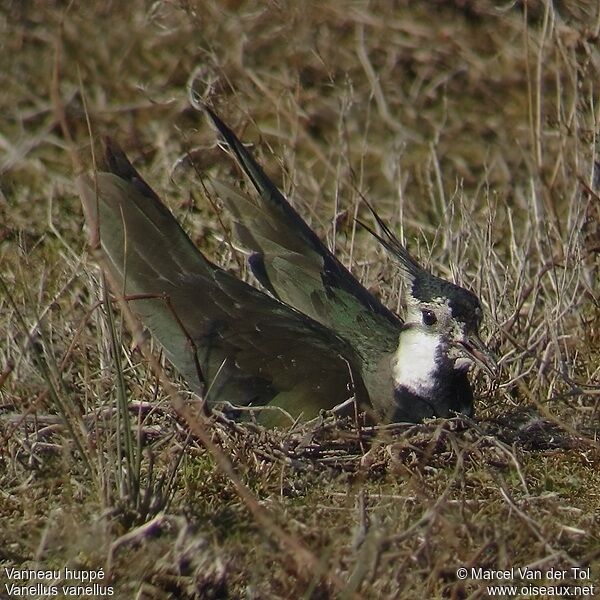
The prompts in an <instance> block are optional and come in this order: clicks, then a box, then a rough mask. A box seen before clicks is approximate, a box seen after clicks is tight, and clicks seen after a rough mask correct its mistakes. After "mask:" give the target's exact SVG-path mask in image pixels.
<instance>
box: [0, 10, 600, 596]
mask: <svg viewBox="0 0 600 600" xmlns="http://www.w3.org/2000/svg"><path fill="white" fill-rule="evenodd" d="M0 32H1V35H0V39H1V40H2V42H1V44H2V50H3V52H2V53H1V55H0V61H1V62H0V72H1V73H3V84H2V87H1V89H0V105H1V106H2V111H1V112H0V132H1V133H0V261H1V265H2V268H1V269H0V315H1V316H0V336H1V337H0V339H1V340H2V341H1V342H0V357H1V358H0V360H1V363H0V370H1V371H0V440H1V441H0V448H1V454H0V465H1V468H0V521H1V522H2V527H0V565H1V566H2V567H12V566H18V567H24V568H63V567H65V566H70V567H76V568H80V569H104V571H105V573H106V579H105V580H104V583H106V584H110V585H112V586H114V590H115V595H116V597H119V598H148V599H150V598H164V597H173V598H225V597H231V598H296V597H306V598H328V597H344V598H349V597H361V598H371V597H381V598H414V597H418V596H421V597H431V598H439V597H451V598H467V597H468V598H480V597H485V596H486V588H485V584H484V582H481V581H472V580H469V579H468V580H466V581H460V580H458V579H457V576H456V570H457V568H458V567H467V568H470V567H471V566H474V567H483V568H487V569H508V568H510V567H512V566H514V567H524V566H532V568H538V569H543V570H545V569H547V568H550V567H555V568H563V569H567V568H570V567H571V566H579V567H582V568H587V567H588V566H589V567H591V573H592V577H591V579H590V580H589V581H588V582H587V583H589V584H593V583H595V582H596V581H597V579H598V573H599V572H600V551H599V547H600V539H599V537H598V531H599V525H600V511H599V506H600V504H599V500H598V498H599V494H600V475H599V473H600V471H599V470H598V465H599V462H600V455H599V447H598V440H597V436H598V417H599V402H598V400H599V398H600V368H599V364H600V360H599V359H600V328H599V323H600V318H599V317H600V310H599V303H598V300H599V298H598V293H599V287H598V276H599V264H600V259H599V248H600V233H599V231H600V230H599V227H600V225H599V223H600V220H599V219H600V198H599V196H598V189H599V188H600V185H598V174H597V171H596V173H595V171H594V165H595V164H597V162H598V158H597V148H598V146H597V136H598V132H599V127H598V119H599V116H600V115H599V109H598V106H599V93H598V81H599V74H600V53H599V51H598V39H599V37H598V36H599V33H600V13H598V8H597V6H595V4H594V3H589V4H586V3H584V2H572V3H571V2H564V3H563V2H560V3H559V2H557V3H555V4H554V5H552V4H549V3H541V2H540V3H529V2H528V3H525V4H520V3H519V4H516V5H514V6H513V5H506V6H500V7H499V6H497V5H495V4H493V3H487V2H451V3H446V2H443V3H442V2H436V3H414V4H413V3H408V2H399V3H396V4H395V6H393V7H392V3H387V2H370V3H367V2H356V3H348V4H345V5H342V4H340V3H337V2H330V1H325V2H314V3H311V4H310V6H305V5H304V4H300V3H280V4H277V3H269V4H265V3H259V2H256V3H253V2H237V1H227V2H208V1H207V2H187V1H181V2H155V3H153V4H148V3H144V2H141V1H134V2H129V3H117V2H109V1H106V2H95V3H76V2H75V3H71V4H68V3H61V2H58V1H57V2H52V3H49V2H41V1H40V2H36V1H34V0H32V1H31V2H23V3H22V2H12V3H11V2H6V3H4V4H3V6H2V8H0ZM190 87H191V88H193V89H194V90H195V91H196V92H197V93H199V94H201V96H202V97H203V98H205V99H207V100H209V101H210V102H211V103H213V104H214V105H215V106H216V108H217V109H218V110H219V112H220V113H221V114H222V115H223V117H224V118H225V119H226V120H227V121H228V123H230V124H231V125H232V127H233V128H234V129H235V130H236V132H238V133H240V134H242V136H243V139H244V140H245V141H247V142H251V143H253V144H254V145H255V151H256V152H257V153H258V155H259V157H260V160H261V162H262V163H263V164H264V165H265V167H266V168H267V170H268V172H269V174H270V175H272V176H273V177H274V180H275V181H276V182H277V183H278V184H280V186H281V187H282V189H283V190H284V191H285V192H286V193H287V194H288V196H289V197H290V198H291V200H292V201H293V202H294V204H295V205H296V206H297V207H298V209H299V211H300V212H301V213H302V214H303V215H305V216H306V217H307V219H308V220H309V221H310V223H311V224H312V226H313V227H314V228H315V229H316V230H317V231H318V232H319V234H320V235H321V236H322V237H323V238H324V239H327V240H328V242H329V244H330V245H331V246H332V247H333V246H335V247H336V251H337V252H338V253H339V254H340V255H341V256H342V257H343V259H344V261H345V262H346V264H348V265H351V266H352V269H353V271H354V272H355V273H357V274H358V275H359V276H360V277H361V278H362V279H363V281H365V282H366V283H367V285H369V286H370V287H371V288H372V289H373V290H375V291H376V292H377V293H379V294H380V296H381V297H382V298H383V299H384V301H386V303H388V305H389V306H391V307H398V309H399V310H401V309H400V307H399V306H398V302H399V301H398V297H399V294H398V292H399V285H400V282H399V281H398V278H397V277H396V273H395V272H394V269H393V265H392V264H391V263H390V262H388V260H387V258H386V257H385V256H384V254H383V253H382V252H381V251H380V249H378V248H377V245H376V244H375V243H374V241H373V240H372V239H370V238H369V237H368V236H367V235H365V233H364V232H360V231H358V230H357V229H356V226H355V222H354V217H355V216H356V215H358V214H359V213H360V214H361V215H364V213H363V207H361V203H360V195H361V194H364V195H365V196H367V197H368V198H369V199H370V201H371V202H373V203H374V204H375V205H376V206H377V208H378V210H379V211H380V212H381V213H382V214H383V215H384V216H385V217H386V219H387V220H388V221H389V222H390V223H391V224H392V225H393V226H394V227H395V228H396V230H398V231H400V232H402V233H403V235H404V236H405V238H406V240H407V244H408V246H409V248H410V249H411V250H412V251H413V253H415V254H416V255H417V256H419V257H420V258H421V260H422V261H423V262H425V263H426V264H427V265H428V266H430V267H431V268H432V269H433V270H434V271H435V272H436V273H438V274H440V275H443V276H446V277H450V278H453V279H455V280H456V281H458V282H459V283H463V284H466V285H467V286H469V287H471V288H472V289H473V290H475V291H476V292H477V293H478V294H479V295H480V296H481V297H482V299H483V301H484V304H485V306H486V309H487V313H488V318H487V327H488V331H487V335H486V337H487V339H488V340H489V343H490V345H491V346H492V347H493V348H494V349H495V351H496V353H497V355H498V357H499V358H500V362H501V364H502V367H503V376H502V379H501V380H500V381H496V382H491V385H490V382H487V381H485V379H484V378H483V377H481V378H480V379H481V381H480V385H479V388H478V391H479V402H478V405H477V412H478V414H477V419H476V420H475V421H473V422H468V421H465V420H461V419H453V420H449V421H442V422H437V421H435V422H431V423H425V424H422V425H411V426H403V425H393V426H382V427H378V428H367V427H362V428H357V427H356V425H354V424H353V423H350V422H346V421H344V420H339V419H335V418H334V417H332V416H326V415H324V416H323V418H322V419H320V420H317V421H316V422H312V423H308V424H296V425H294V426H292V427H291V428H290V429H289V430H287V431H280V430H277V431H269V430H265V429H262V428H260V427H258V426H256V425H254V424H252V423H251V422H249V423H245V424H239V423H234V422H231V421H229V420H227V418H226V417H224V416H214V417H212V418H211V419H209V420H208V421H204V420H200V419H198V421H197V422H196V424H194V423H190V421H189V419H194V415H195V411H196V404H195V401H194V399H193V398H191V397H190V395H189V393H188V392H186V390H185V387H184V386H182V384H181V382H180V381H179V380H178V379H177V377H176V375H175V374H174V373H172V371H171V370H170V369H169V367H168V365H167V366H166V367H165V368H163V367H161V365H160V362H159V361H157V362H156V363H155V364H152V360H150V362H149V360H148V353H149V351H150V350H153V351H154V355H155V356H158V352H159V349H158V348H154V349H152V348H149V347H148V343H147V341H144V340H140V339H139V338H138V337H136V336H135V335H134V336H132V335H131V333H130V331H129V329H128V327H127V326H126V324H127V315H126V314H125V313H123V312H119V311H118V310H116V308H117V307H116V305H113V304H114V303H111V302H109V301H108V292H107V291H104V290H105V287H106V286H105V284H104V283H103V280H102V278H101V277H100V275H99V273H98V270H97V269H96V267H95V265H94V262H93V261H92V260H90V259H89V254H88V252H87V249H86V239H87V236H86V234H85V233H84V232H83V231H82V223H83V216H82V214H81V208H80V204H79V200H78V198H77V196H76V191H75V189H74V186H73V183H72V182H73V174H74V173H73V165H72V163H71V159H70V151H71V150H72V149H73V148H74V149H75V150H76V153H77V156H79V157H81V160H82V161H83V162H84V164H85V165H86V168H91V166H92V164H93V161H94V160H95V157H94V156H93V154H92V152H91V149H92V148H93V147H97V145H96V143H97V142H98V140H99V139H100V137H101V136H102V135H104V134H110V135H112V136H113V137H115V138H116V139H117V140H118V141H119V142H120V143H121V144H123V145H124V147H125V149H126V151H127V152H128V154H129V155H130V157H131V158H132V159H134V160H135V163H136V166H137V167H138V168H139V169H140V171H141V172H142V173H143V174H144V175H145V177H146V178H147V180H148V181H149V182H150V183H151V184H152V185H153V187H154V188H155V190H156V191H157V192H158V193H159V194H160V195H161V196H162V197H163V198H164V199H165V200H166V202H167V203H168V204H169V206H170V207H171V209H172V210H173V212H174V213H175V214H176V215H177V217H178V218H179V219H180V220H181V221H182V222H183V224H184V226H185V228H186V230H187V231H189V232H190V235H191V236H192V238H193V239H194V240H195V241H196V242H197V243H198V245H199V246H200V247H201V249H202V250H203V251H204V252H206V253H207V255H209V256H210V257H212V258H214V259H215V260H216V261H218V262H220V263H221V264H224V265H226V266H227V268H230V269H231V270H233V271H234V272H236V273H238V274H239V275H240V276H242V277H248V273H247V272H246V268H245V266H244V261H243V257H241V256H240V255H239V254H236V253H235V252H234V251H233V250H232V248H231V246H230V245H229V244H228V243H226V240H227V239H228V235H229V234H228V232H227V231H225V230H224V229H223V224H222V223H225V225H227V217H226V215H221V214H218V213H217V211H218V201H217V199H216V198H213V197H210V198H207V197H206V192H205V190H204V189H203V187H202V186H201V185H199V178H201V179H202V180H203V181H206V182H210V180H211V178H214V177H220V178H223V179H227V180H229V181H232V180H234V179H235V180H237V179H238V177H239V174H238V173H237V172H236V171H235V170H234V169H233V168H232V166H231V162H230V161H229V160H228V159H227V158H226V157H225V156H224V154H223V153H222V152H221V151H220V150H219V149H218V148H216V146H215V140H214V133H213V131H212V130H211V129H210V128H209V127H208V126H207V123H206V122H205V121H204V118H203V117H202V116H201V115H200V114H199V113H197V112H195V111H194V110H192V109H191V108H190V106H189V102H188V94H189V88H190ZM61 119H64V121H65V124H66V125H67V128H68V131H69V132H70V136H71V137H72V140H69V139H68V138H67V137H65V134H64V128H63V127H61V122H60V121H61ZM90 131H91V136H90ZM90 139H92V140H93V144H91V143H90ZM363 218H364V217H363ZM223 240H225V241H223ZM132 340H133V342H132ZM165 369H166V370H165ZM180 394H182V395H183V396H180ZM174 397H175V398H178V399H179V402H180V404H177V403H175V407H174V406H173V398H174ZM178 407H179V408H180V409H181V410H179V411H178V410H174V408H178ZM186 419H188V420H186ZM594 578H595V579H594ZM5 579H6V577H5V571H4V569H2V577H0V585H2V586H4V584H5V583H6V581H5ZM546 583H548V584H556V581H547V582H546ZM579 583H586V582H585V581H584V582H579ZM4 593H6V592H5V589H4V587H2V588H1V589H0V596H2V594H4ZM596 593H597V591H596Z"/></svg>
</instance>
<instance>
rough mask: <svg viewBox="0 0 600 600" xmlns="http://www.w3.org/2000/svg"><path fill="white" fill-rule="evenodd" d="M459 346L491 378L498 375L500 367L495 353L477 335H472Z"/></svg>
mask: <svg viewBox="0 0 600 600" xmlns="http://www.w3.org/2000/svg"><path fill="white" fill-rule="evenodd" d="M459 344H460V347H461V349H462V350H464V352H465V353H466V354H467V355H468V357H469V358H471V359H472V360H473V361H474V362H475V364H477V365H479V366H480V367H481V368H482V369H484V370H485V371H486V372H487V373H488V375H489V376H490V377H496V376H497V375H498V371H499V367H498V362H497V361H496V357H495V356H494V353H493V352H492V351H491V350H490V349H489V348H488V347H487V346H486V345H485V344H484V343H483V341H482V340H481V338H480V337H479V336H478V335H477V334H476V333H471V334H470V335H468V336H467V337H465V339H464V340H462V341H461V342H459Z"/></svg>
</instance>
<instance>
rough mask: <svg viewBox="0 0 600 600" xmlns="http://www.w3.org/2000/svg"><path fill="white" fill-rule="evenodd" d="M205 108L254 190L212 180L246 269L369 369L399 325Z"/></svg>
mask: <svg viewBox="0 0 600 600" xmlns="http://www.w3.org/2000/svg"><path fill="white" fill-rule="evenodd" d="M205 109H206V111H207V113H208V115H209V116H210V118H211V120H212V122H213V123H214V125H215V126H216V128H217V129H218V131H219V132H220V134H221V136H222V137H223V139H224V140H225V142H226V144H227V146H228V147H229V149H230V150H231V151H232V153H233V155H234V156H235V158H236V160H237V162H238V164H239V165H240V167H241V168H242V169H243V171H244V172H245V173H246V175H247V176H248V178H249V179H250V181H251V182H252V184H253V186H254V187H255V188H256V190H257V192H258V197H257V198H256V199H250V198H248V197H247V196H244V195H242V194H240V193H239V192H237V191H235V190H233V189H232V188H230V187H228V186H225V185H223V184H222V183H215V187H216V189H217V192H218V193H219V196H220V197H221V199H222V200H223V201H224V202H225V204H226V205H227V208H228V209H229V210H230V211H231V213H232V214H233V215H234V218H235V220H236V230H237V233H238V236H239V238H240V240H241V241H242V243H243V244H244V245H246V246H247V247H248V248H249V249H250V250H251V251H252V252H253V253H254V254H253V255H252V256H251V258H250V266H251V268H252V270H253V273H254V274H255V275H256V277H257V279H258V280H259V281H260V282H261V283H262V284H263V286H264V287H265V288H267V289H268V290H269V291H271V293H272V294H273V295H275V296H276V297H278V298H280V299H281V300H282V301H283V302H285V303H287V304H289V305H291V306H293V307H294V308H296V309H298V310H299V311H301V312H303V313H304V314H306V315H309V316H310V317H312V318H313V319H315V320H316V321H318V322H320V323H322V324H324V325H326V326H327V327H329V328H331V329H333V330H334V331H336V332H337V333H338V334H339V335H340V336H341V337H343V338H344V339H346V340H348V341H349V342H350V344H351V345H352V347H353V348H355V350H356V352H357V353H358V354H359V356H360V358H361V361H362V363H363V368H364V369H366V370H369V369H370V368H371V366H372V365H374V364H377V363H378V362H379V361H380V360H381V359H382V357H383V356H384V355H389V354H390V353H391V352H393V351H394V350H395V349H396V348H397V346H398V336H399V333H400V328H401V326H402V322H401V321H400V320H399V319H398V317H396V316H395V315H394V314H393V313H392V312H391V311H390V310H388V309H387V308H386V307H385V306H384V305H383V304H382V303H381V302H380V301H379V300H378V299H377V298H376V297H375V296H373V295H372V294H371V293H370V292H369V291H368V290H367V289H366V288H365V287H364V286H363V285H361V284H360V283H359V282H358V281H357V279H356V278H355V277H354V276H353V275H352V274H351V273H350V272H349V271H348V269H346V267H344V265H343V264H342V263H341V262H340V261H339V260H338V259H337V258H336V257H335V256H334V255H333V254H332V253H331V252H330V251H329V250H328V249H327V247H326V246H325V245H324V244H323V243H322V242H321V240H320V239H319V238H318V237H317V235H316V234H315V233H314V231H312V229H311V228H310V227H309V226H308V225H307V224H306V223H305V222H304V220H303V219H302V218H301V217H300V215H298V213H297V212H296V211H295V210H294V208H293V207H292V206H291V205H290V204H289V203H288V201H287V200H286V199H285V197H284V196H283V194H282V193H281V192H280V191H279V190H278V189H277V187H276V186H275V185H274V184H273V183H272V182H271V180H270V179H269V178H268V177H267V175H266V174H265V172H264V171H263V169H262V168H261V167H260V165H258V163H257V162H256V161H255V160H254V158H253V157H252V155H251V154H250V153H249V152H248V151H247V150H246V148H245V147H244V146H243V144H242V143H241V142H240V141H239V139H238V138H237V137H236V136H235V134H234V133H233V132H232V131H231V129H229V127H227V125H225V123H223V121H222V120H221V119H220V118H219V117H218V116H217V115H216V114H215V113H214V112H213V111H212V110H211V109H210V108H208V107H205Z"/></svg>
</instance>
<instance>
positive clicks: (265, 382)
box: [78, 142, 365, 417]
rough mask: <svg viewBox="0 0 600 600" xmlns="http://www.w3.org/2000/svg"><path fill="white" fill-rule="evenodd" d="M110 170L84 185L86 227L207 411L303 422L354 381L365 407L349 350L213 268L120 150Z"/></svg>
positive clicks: (111, 152)
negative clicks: (268, 414)
mask: <svg viewBox="0 0 600 600" xmlns="http://www.w3.org/2000/svg"><path fill="white" fill-rule="evenodd" d="M106 162H107V165H108V167H107V170H106V171H105V172H99V173H96V174H94V175H91V176H82V177H80V178H79V180H78V183H79V189H80V193H81V198H82V202H83V205H84V209H85V213H86V218H87V221H88V225H89V227H90V229H91V231H92V232H94V231H96V230H97V231H98V233H99V236H100V241H101V244H102V249H103V251H104V252H105V253H106V256H107V258H108V261H109V263H110V269H111V271H112V273H113V275H114V276H115V277H116V278H117V280H118V281H119V282H120V283H121V285H122V286H123V292H124V294H126V295H129V296H131V295H133V296H137V299H133V300H131V306H132V308H133V309H134V311H135V312H136V313H137V314H138V315H139V316H140V318H141V320H142V322H143V323H144V325H145V326H146V327H147V328H148V329H149V330H150V331H151V333H152V334H153V336H154V337H155V338H156V339H157V340H158V341H159V342H160V344H161V345H162V347H163V348H164V350H165V353H166V355H167V357H168V358H169V360H170V361H171V362H172V363H173V365H174V366H175V367H176V368H177V369H178V371H179V372H180V373H181V374H182V375H183V376H184V377H185V379H186V380H187V382H188V384H189V385H190V387H192V388H194V389H199V388H200V387H202V386H201V384H202V383H204V382H205V383H206V384H207V386H208V389H209V392H208V398H207V399H208V400H209V402H211V401H212V402H217V401H228V402H231V403H233V404H237V405H250V404H254V405H256V404H259V405H266V404H270V405H278V406H283V407H285V408H286V409H287V410H288V411H290V412H291V413H292V414H293V415H299V414H303V415H304V416H305V417H311V416H313V415H315V414H317V413H318V411H319V410H320V409H322V408H325V409H327V408H332V407H333V406H335V405H336V404H338V403H339V402H342V401H343V400H345V399H346V398H347V397H349V396H350V395H351V394H352V391H351V389H350V387H351V381H353V382H354V384H355V386H356V387H357V390H356V391H358V394H359V396H362V398H363V399H365V398H364V396H365V394H364V391H361V390H362V382H361V378H360V375H359V374H358V371H357V368H356V365H357V358H356V356H355V353H354V351H353V349H352V347H351V345H350V344H349V343H348V342H347V341H345V340H344V339H342V338H341V337H340V336H338V335H336V334H335V333H334V332H333V331H330V330H329V329H328V328H327V327H325V326H323V325H322V324H320V323H318V322H316V321H315V320H313V319H312V318H310V317H309V316H306V315H304V314H301V313H300V312H298V311H296V310H294V309H292V308H290V307H288V306H286V305H285V304H283V303H282V302H280V301H278V300H276V299H274V298H271V297H270V296H268V295H266V294H264V293H262V292H261V291H259V290H257V289H255V288H253V287H252V286H249V285H248V284H246V283H244V282H243V281H241V280H239V279H237V278H235V277H234V276H232V275H231V274H229V273H227V272H226V271H224V270H223V269H220V268H219V267H217V266H216V265H214V264H213V263H211V262H210V261H209V260H207V259H206V257H204V256H203V254H202V253H201V252H200V251H199V250H198V249H197V248H196V247H195V246H194V244H193V243H192V242H191V240H190V239H189V237H188V236H187V235H186V234H185V232H184V231H183V229H182V228H181V226H180V225H179V223H178V222H177V221H176V220H175V218H174V217H173V216H172V214H171V213H170V212H169V210H168V209H167V208H166V207H165V206H164V204H162V202H161V201H160V199H159V198H158V196H157V195H156V194H155V193H154V191H153V190H152V189H151V188H150V187H149V186H148V185H147V184H146V182H145V181H144V180H143V179H142V177H141V176H140V175H139V173H138V172H137V171H136V170H135V169H134V167H133V166H132V165H131V163H130V162H129V161H128V159H127V157H126V156H125V154H124V153H123V152H122V151H121V149H120V148H119V147H118V146H117V145H116V144H115V143H112V142H108V144H107V152H106ZM92 235H93V233H92ZM140 296H141V297H140ZM190 340H192V341H193V344H191V343H190ZM195 356H196V357H197V359H196V358H195ZM197 366H199V367H200V369H198V368H197ZM201 379H203V380H204V381H201Z"/></svg>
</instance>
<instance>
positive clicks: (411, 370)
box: [392, 329, 441, 395]
mask: <svg viewBox="0 0 600 600" xmlns="http://www.w3.org/2000/svg"><path fill="white" fill-rule="evenodd" d="M440 344H441V340H440V338H439V336H437V335H435V334H432V333H427V332H425V331H423V330H422V329H406V330H404V331H403V332H402V333H401V335H400V344H399V347H398V350H397V352H396V357H395V360H394V364H393V365H392V372H393V374H394V383H395V384H396V386H399V385H403V386H405V387H407V388H409V389H410V390H411V391H413V392H415V393H420V394H421V395H423V393H427V392H430V391H431V390H432V389H433V387H434V379H433V376H434V373H435V370H436V357H437V356H438V355H439V352H440Z"/></svg>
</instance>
